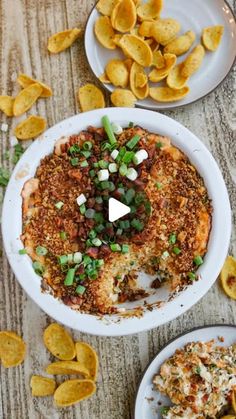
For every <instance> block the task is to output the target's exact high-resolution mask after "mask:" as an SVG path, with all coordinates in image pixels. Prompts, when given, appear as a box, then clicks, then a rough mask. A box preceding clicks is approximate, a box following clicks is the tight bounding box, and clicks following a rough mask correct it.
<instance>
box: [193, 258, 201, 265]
mask: <svg viewBox="0 0 236 419" xmlns="http://www.w3.org/2000/svg"><path fill="white" fill-rule="evenodd" d="M193 262H194V263H195V265H196V266H200V265H202V264H203V259H202V257H201V256H195V258H194V259H193Z"/></svg>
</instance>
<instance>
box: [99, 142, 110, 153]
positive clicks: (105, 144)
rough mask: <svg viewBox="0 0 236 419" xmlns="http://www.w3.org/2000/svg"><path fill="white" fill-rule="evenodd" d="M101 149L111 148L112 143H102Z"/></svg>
mask: <svg viewBox="0 0 236 419" xmlns="http://www.w3.org/2000/svg"><path fill="white" fill-rule="evenodd" d="M101 150H102V151H106V150H111V144H110V143H103V144H102V145H101Z"/></svg>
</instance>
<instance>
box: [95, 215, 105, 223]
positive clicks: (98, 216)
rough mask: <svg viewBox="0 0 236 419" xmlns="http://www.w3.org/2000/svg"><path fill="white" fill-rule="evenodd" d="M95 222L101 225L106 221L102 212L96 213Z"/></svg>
mask: <svg viewBox="0 0 236 419" xmlns="http://www.w3.org/2000/svg"><path fill="white" fill-rule="evenodd" d="M94 220H95V221H96V223H98V224H101V223H103V221H104V217H103V214H102V212H95V215H94Z"/></svg>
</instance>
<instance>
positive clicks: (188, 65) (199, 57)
mask: <svg viewBox="0 0 236 419" xmlns="http://www.w3.org/2000/svg"><path fill="white" fill-rule="evenodd" d="M204 56H205V49H204V48H203V46H202V45H197V46H196V47H195V48H194V49H193V50H192V52H191V53H190V54H189V55H188V57H187V58H186V60H185V61H184V62H183V67H182V70H181V74H182V76H183V77H190V76H192V75H193V74H194V73H195V72H196V71H197V70H198V69H199V68H200V67H201V65H202V61H203V58H204Z"/></svg>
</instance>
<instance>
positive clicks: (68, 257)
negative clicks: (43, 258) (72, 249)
mask: <svg viewBox="0 0 236 419" xmlns="http://www.w3.org/2000/svg"><path fill="white" fill-rule="evenodd" d="M73 259H74V256H73V254H72V253H69V254H68V255H67V260H68V263H73Z"/></svg>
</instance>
